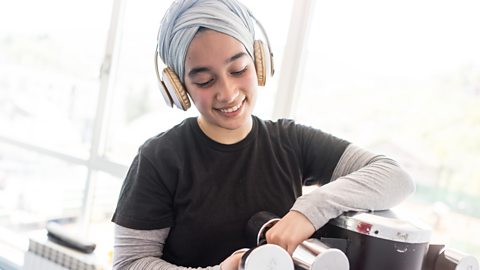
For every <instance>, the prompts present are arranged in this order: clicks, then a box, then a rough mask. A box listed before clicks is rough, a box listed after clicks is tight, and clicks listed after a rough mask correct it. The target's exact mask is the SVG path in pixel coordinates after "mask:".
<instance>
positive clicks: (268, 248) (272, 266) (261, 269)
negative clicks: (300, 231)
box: [237, 244, 294, 270]
mask: <svg viewBox="0 0 480 270" xmlns="http://www.w3.org/2000/svg"><path fill="white" fill-rule="evenodd" d="M242 251H246V252H245V253H244V254H243V256H242V258H241V260H240V265H239V266H238V269H239V270H293V269H294V266H293V261H292V258H291V257H290V255H289V254H288V252H287V251H285V250H284V249H283V248H281V247H280V246H277V245H272V244H265V245H261V246H257V247H255V248H252V249H242V250H239V251H237V252H242Z"/></svg>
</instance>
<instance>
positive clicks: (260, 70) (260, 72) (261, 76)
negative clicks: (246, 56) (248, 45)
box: [253, 40, 267, 86]
mask: <svg viewBox="0 0 480 270" xmlns="http://www.w3.org/2000/svg"><path fill="white" fill-rule="evenodd" d="M253 53H254V58H255V59H254V62H255V70H256V71H257V79H258V85H260V86H264V85H265V83H266V80H267V70H266V69H267V67H266V63H265V61H266V57H265V56H266V55H265V47H264V46H263V42H262V41H261V40H255V42H254V43H253Z"/></svg>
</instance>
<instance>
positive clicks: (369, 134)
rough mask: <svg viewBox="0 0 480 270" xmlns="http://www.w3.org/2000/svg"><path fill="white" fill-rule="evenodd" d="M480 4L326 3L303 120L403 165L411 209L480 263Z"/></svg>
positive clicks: (310, 48)
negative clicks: (410, 186)
mask: <svg viewBox="0 0 480 270" xmlns="http://www.w3.org/2000/svg"><path fill="white" fill-rule="evenodd" d="M479 8H480V2H479V1H470V0H461V1H453V0H452V1H450V0H449V1H440V2H438V1H430V0H422V1H413V0H411V1H410V0H409V1H380V0H366V1H350V0H343V1H318V2H317V4H316V7H315V10H314V12H313V19H312V24H311V29H310V35H309V40H308V42H307V43H306V46H305V50H306V51H305V64H304V65H303V66H302V73H303V74H302V76H301V78H302V80H301V82H300V84H299V86H298V88H299V89H300V91H299V93H300V96H299V97H298V102H297V104H298V106H297V107H296V109H295V110H294V116H295V118H296V119H297V120H298V121H300V122H302V123H307V124H310V125H312V126H315V127H318V128H321V129H323V130H325V131H327V132H330V133H332V134H334V135H337V136H339V137H342V138H345V139H348V140H350V141H352V142H354V143H357V144H359V145H361V146H363V147H365V148H367V149H371V150H372V151H374V152H377V153H383V154H387V155H388V156H391V157H393V158H395V159H396V160H398V161H399V162H400V163H401V164H402V165H403V166H404V167H406V169H407V171H409V172H410V173H411V175H412V176H413V178H414V179H415V181H416V182H417V191H416V193H415V195H414V196H413V197H411V198H410V199H409V200H408V201H407V203H405V204H404V205H402V207H403V206H404V207H406V208H407V210H410V211H411V212H412V213H413V214H414V215H416V216H418V217H419V218H422V219H424V220H425V221H427V222H428V223H429V224H430V225H431V226H432V227H433V228H434V234H433V241H434V242H436V243H448V244H449V246H451V247H454V248H458V249H460V250H464V251H467V252H470V253H472V254H476V256H477V257H480V256H479V255H480V244H479V243H480V238H478V237H477V235H478V233H476V230H477V229H478V228H479V227H480V215H479V213H480V203H479V202H480V200H479V199H478V198H479V197H480V184H479V183H480V182H479V181H478V180H479V178H480V141H479V139H478V138H480V125H479V124H480V109H479V108H480V51H479V50H478V48H479V47H480V38H479V36H478V35H476V34H474V33H476V32H478V27H479V25H480V18H479V17H478V16H476V15H475V10H478V9H479Z"/></svg>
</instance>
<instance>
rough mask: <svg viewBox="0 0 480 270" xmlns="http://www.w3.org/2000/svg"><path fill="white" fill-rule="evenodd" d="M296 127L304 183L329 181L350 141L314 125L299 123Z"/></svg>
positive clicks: (311, 183)
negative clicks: (313, 126)
mask: <svg viewBox="0 0 480 270" xmlns="http://www.w3.org/2000/svg"><path fill="white" fill-rule="evenodd" d="M295 128H296V133H297V140H298V143H299V148H300V151H301V160H302V172H303V178H304V183H303V184H304V185H313V184H321V185H323V184H325V183H328V182H329V181H330V179H331V177H332V175H333V171H334V170H335V167H336V166H337V163H338V161H339V160H340V157H341V156H342V154H343V152H344V151H345V149H346V148H347V146H348V145H349V144H350V143H349V142H348V141H345V140H343V139H340V138H337V137H335V136H333V135H331V134H329V133H325V132H323V131H321V130H319V129H315V128H312V127H307V126H304V125H298V124H297V125H295Z"/></svg>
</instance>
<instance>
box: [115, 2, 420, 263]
mask: <svg viewBox="0 0 480 270" xmlns="http://www.w3.org/2000/svg"><path fill="white" fill-rule="evenodd" d="M253 29H254V18H252V15H251V13H250V11H248V10H247V9H246V8H245V7H244V6H243V5H242V4H240V3H239V2H237V1H236V0H185V1H176V2H174V3H173V4H172V6H171V7H170V9H169V10H168V11H167V13H166V15H165V17H164V19H163V20H162V24H161V27H160V31H159V39H158V42H159V44H158V51H159V56H160V58H161V59H162V60H163V62H164V63H165V64H166V65H167V66H168V67H169V69H170V70H171V71H173V72H174V73H175V74H176V75H177V76H178V80H179V81H178V83H179V87H180V88H179V89H180V90H179V91H182V89H184V90H185V91H186V92H187V93H188V95H189V97H190V98H191V100H192V101H193V103H194V104H195V106H196V108H197V109H198V111H199V112H200V116H199V117H196V118H188V119H186V120H184V121H183V122H181V123H180V124H178V125H177V126H175V127H172V128H171V129H170V130H168V131H166V132H163V133H161V134H159V135H157V136H155V137H153V138H151V139H149V140H147V141H146V142H145V143H144V144H143V145H142V146H141V147H140V149H139V152H138V154H137V156H136V157H135V159H134V160H133V163H132V165H131V167H130V170H129V172H128V174H127V176H126V179H125V182H124V184H123V188H122V190H121V194H120V198H119V201H118V205H117V209H116V212H115V214H114V217H113V221H114V222H115V223H116V225H115V226H116V230H115V247H114V269H187V267H203V268H205V269H223V270H230V269H238V264H239V260H240V257H241V255H242V253H241V252H240V253H235V254H234V255H231V254H232V253H234V251H236V250H238V249H241V248H245V247H251V246H249V243H248V241H247V239H246V236H245V232H244V228H245V225H246V223H247V221H248V219H249V218H250V217H251V216H252V215H254V214H255V213H257V212H259V211H269V212H272V213H274V214H276V215H278V216H280V217H282V218H281V220H280V221H279V222H278V223H277V224H276V225H275V226H274V227H273V228H272V229H270V230H269V231H268V234H267V242H268V243H272V244H277V245H279V246H281V247H283V248H284V249H285V250H287V251H288V252H289V253H290V254H292V253H293V250H294V249H295V248H296V246H297V245H298V244H299V243H301V242H302V241H303V240H306V239H308V238H309V237H310V236H311V235H312V234H313V233H314V232H315V231H316V230H317V229H319V228H320V227H322V226H323V225H324V224H325V223H326V222H327V221H328V220H329V219H331V218H335V217H337V216H338V215H340V214H342V213H343V212H345V211H350V210H355V211H362V210H376V209H386V208H390V207H392V206H394V205H395V204H397V203H399V202H400V201H401V200H403V199H404V198H405V197H406V196H407V195H409V194H410V193H411V192H412V191H413V190H414V184H413V182H412V180H411V179H410V178H409V176H408V175H407V174H406V173H405V172H404V171H403V170H402V169H401V168H400V167H399V166H398V165H397V163H395V162H394V161H393V160H391V159H388V158H386V157H384V156H381V155H374V154H372V153H370V152H368V151H365V150H363V149H361V148H359V147H357V146H355V145H353V144H351V143H349V142H347V141H345V140H341V139H338V138H336V137H334V136H332V135H329V134H326V133H324V132H322V131H320V130H318V129H314V128H311V127H307V126H303V125H300V124H297V123H295V122H294V121H292V120H286V119H281V120H278V121H275V122H274V121H265V120H261V119H259V118H257V117H256V116H254V115H252V112H253V109H254V107H255V102H256V100H257V91H258V89H257V88H258V82H259V80H258V79H259V76H263V74H259V68H263V67H262V66H261V65H260V66H259V65H256V64H258V63H256V62H258V61H259V59H258V58H259V56H258V55H257V51H258V48H254V42H255V41H254V36H255V35H254V30H253ZM260 60H261V61H265V60H266V59H260ZM260 63H261V62H260ZM167 75H168V74H167ZM167 75H165V76H167ZM165 84H167V87H168V85H169V84H175V81H173V82H171V83H170V82H165ZM177 90H178V89H177ZM177 90H174V91H172V92H170V95H172V94H173V95H175V94H176V93H178V92H175V91H177ZM185 97H186V96H183V95H182V93H180V94H179V96H178V97H177V98H178V99H181V100H182V102H183V103H188V97H186V98H187V100H185ZM184 105H186V104H184ZM306 183H308V184H317V185H318V188H317V189H316V190H314V191H312V192H311V193H308V194H303V195H302V185H304V184H306ZM230 255H231V256H230Z"/></svg>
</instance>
